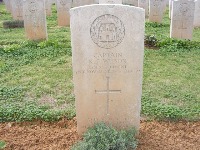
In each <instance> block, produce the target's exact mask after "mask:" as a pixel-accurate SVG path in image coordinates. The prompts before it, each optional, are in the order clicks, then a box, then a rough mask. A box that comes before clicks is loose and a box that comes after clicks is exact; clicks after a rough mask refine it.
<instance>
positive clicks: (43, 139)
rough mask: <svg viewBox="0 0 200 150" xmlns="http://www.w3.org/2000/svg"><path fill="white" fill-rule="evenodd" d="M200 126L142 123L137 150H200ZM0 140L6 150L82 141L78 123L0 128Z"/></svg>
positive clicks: (63, 145)
mask: <svg viewBox="0 0 200 150" xmlns="http://www.w3.org/2000/svg"><path fill="white" fill-rule="evenodd" d="M199 133H200V122H176V123H174V122H156V121H151V122H148V121H142V122H141V128H140V134H139V135H138V137H137V139H138V140H139V145H138V148H137V150H198V149H199V147H200V134H199ZM0 139H2V140H4V141H5V142H6V143H7V146H6V148H5V149H7V150H10V149H15V150H23V149H24V150H25V149H29V150H35V149H48V150H49V149H52V150H53V149H59V150H62V149H63V150H69V149H70V147H71V146H72V145H73V144H74V143H76V142H77V141H78V140H80V139H81V138H80V137H79V136H78V134H77V130H76V119H73V120H66V119H63V120H61V121H59V122H55V123H47V122H42V121H36V122H24V123H4V124H0Z"/></svg>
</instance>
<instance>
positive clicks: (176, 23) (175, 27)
mask: <svg viewBox="0 0 200 150" xmlns="http://www.w3.org/2000/svg"><path fill="white" fill-rule="evenodd" d="M194 10H195V2H194V1H190V0H180V1H173V2H172V18H171V27H170V37H172V38H179V39H192V33H193V27H194V26H193V22H194Z"/></svg>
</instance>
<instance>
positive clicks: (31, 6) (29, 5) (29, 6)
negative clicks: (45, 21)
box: [28, 0, 38, 13]
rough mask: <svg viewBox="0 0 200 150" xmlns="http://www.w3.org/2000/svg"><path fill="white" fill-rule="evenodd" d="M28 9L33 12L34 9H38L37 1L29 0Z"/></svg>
mask: <svg viewBox="0 0 200 150" xmlns="http://www.w3.org/2000/svg"><path fill="white" fill-rule="evenodd" d="M28 9H29V11H30V12H31V13H35V12H36V11H38V8H37V3H36V1H35V0H33V1H30V2H29V4H28Z"/></svg>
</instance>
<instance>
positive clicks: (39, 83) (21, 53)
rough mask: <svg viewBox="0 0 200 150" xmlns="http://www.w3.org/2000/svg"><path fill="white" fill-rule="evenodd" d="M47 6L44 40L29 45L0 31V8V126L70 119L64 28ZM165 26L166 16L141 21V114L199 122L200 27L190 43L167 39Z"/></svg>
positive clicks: (19, 35) (4, 16)
mask: <svg viewBox="0 0 200 150" xmlns="http://www.w3.org/2000/svg"><path fill="white" fill-rule="evenodd" d="M53 7H54V9H53V15H52V16H51V17H47V20H48V36H49V39H48V41H43V42H41V41H40V42H31V41H27V40H26V39H25V36H24V29H23V28H19V29H16V28H15V29H4V28H3V25H2V24H3V21H4V20H11V15H10V14H9V13H7V12H6V11H5V7H4V5H2V4H0V13H1V16H0V85H1V86H0V122H7V121H31V120H37V119H42V120H45V121H54V120H59V119H61V118H63V117H66V118H68V119H71V118H73V117H74V116H75V107H74V102H75V98H74V95H73V83H72V62H71V55H72V54H71V46H70V29H69V27H58V26H57V22H56V19H57V17H56V10H55V6H53ZM169 24H170V22H169V19H168V14H166V16H165V18H164V22H163V24H155V23H149V22H147V23H146V31H145V32H146V35H147V36H150V38H149V39H148V42H149V43H150V44H151V43H153V44H154V47H153V49H150V48H146V49H145V60H144V79H143V94H142V115H143V116H144V117H145V118H148V119H159V120H189V121H194V120H199V117H200V116H199V114H200V92H199V91H200V76H199V74H200V28H199V29H195V30H194V39H193V41H178V40H170V39H169V27H170V26H169ZM155 41H156V42H155ZM133 47H134V46H133Z"/></svg>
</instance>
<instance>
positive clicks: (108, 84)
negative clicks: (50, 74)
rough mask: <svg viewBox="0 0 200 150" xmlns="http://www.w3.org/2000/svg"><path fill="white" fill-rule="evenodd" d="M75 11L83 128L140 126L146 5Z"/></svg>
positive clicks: (76, 75)
mask: <svg viewBox="0 0 200 150" xmlns="http://www.w3.org/2000/svg"><path fill="white" fill-rule="evenodd" d="M70 15H71V25H70V26H71V38H72V60H73V81H74V89H75V97H76V116H77V123H78V133H79V134H82V133H83V132H84V131H86V129H87V128H88V127H90V126H93V125H94V123H97V122H105V123H107V124H112V125H113V126H114V127H116V128H118V129H123V128H129V127H136V129H139V124H140V109H141V94H142V72H143V53H144V24H145V12H144V10H143V9H141V8H139V7H131V6H126V5H112V7H111V5H105V4H104V5H89V6H83V7H79V8H73V9H71V11H70ZM83 18H84V19H83ZM133 27H134V28H133Z"/></svg>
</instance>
